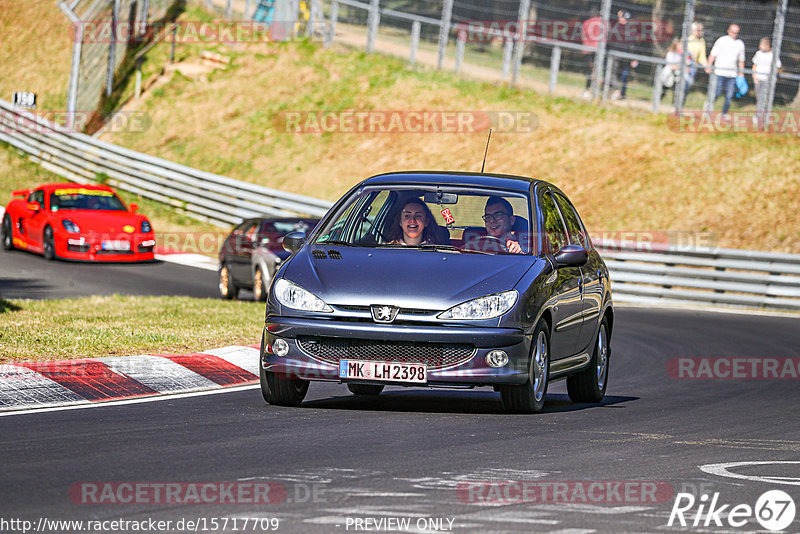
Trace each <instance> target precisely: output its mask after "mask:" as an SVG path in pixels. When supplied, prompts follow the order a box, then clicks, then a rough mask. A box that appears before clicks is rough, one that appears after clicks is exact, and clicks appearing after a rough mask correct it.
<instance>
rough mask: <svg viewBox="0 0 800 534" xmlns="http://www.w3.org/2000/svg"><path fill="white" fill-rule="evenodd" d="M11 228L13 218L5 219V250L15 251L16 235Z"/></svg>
mask: <svg viewBox="0 0 800 534" xmlns="http://www.w3.org/2000/svg"><path fill="white" fill-rule="evenodd" d="M12 232H13V231H12V228H11V217H9V216H8V215H6V216H5V217H3V249H4V250H14V234H13V233H12Z"/></svg>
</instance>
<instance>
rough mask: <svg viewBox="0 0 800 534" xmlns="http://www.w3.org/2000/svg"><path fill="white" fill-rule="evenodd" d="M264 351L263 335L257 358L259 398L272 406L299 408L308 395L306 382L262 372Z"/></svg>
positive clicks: (262, 335)
mask: <svg viewBox="0 0 800 534" xmlns="http://www.w3.org/2000/svg"><path fill="white" fill-rule="evenodd" d="M265 349H266V343H265V337H264V334H263V333H262V334H261V356H260V357H259V358H258V378H259V382H260V383H261V396H263V397H264V400H265V401H266V402H267V404H272V405H274V406H299V405H300V403H301V402H303V399H305V398H306V393H308V380H301V379H299V378H289V377H284V376H280V375H278V374H276V373H271V372H269V371H266V370H264V353H265Z"/></svg>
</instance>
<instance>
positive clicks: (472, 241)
mask: <svg viewBox="0 0 800 534" xmlns="http://www.w3.org/2000/svg"><path fill="white" fill-rule="evenodd" d="M534 235H536V234H535V233H534V232H532V229H531V225H530V206H529V203H528V198H527V196H525V195H522V194H519V193H512V192H509V191H505V190H502V191H501V190H489V189H481V190H476V189H475V188H470V189H467V188H463V187H462V188H459V187H453V186H439V187H437V186H435V185H434V186H431V187H420V188H413V189H409V188H407V187H405V188H403V187H399V186H398V187H388V186H387V187H369V188H364V189H361V190H359V191H356V192H355V193H354V194H353V196H352V197H351V198H349V199H348V201H347V202H346V203H344V204H343V205H342V206H341V207H340V208H339V209H338V210H337V212H336V213H335V214H334V216H333V217H332V218H330V219H329V220H328V221H327V224H326V225H325V227H324V228H322V229H321V230H320V231H319V232H318V233H317V236H316V240H315V243H316V244H329V245H331V244H335V245H345V246H358V247H371V248H411V249H415V250H423V251H442V252H456V253H467V252H474V253H484V254H512V253H515V254H530V253H537V251H536V250H535V249H536V248H537V245H536V243H535V240H534V239H532V236H534Z"/></svg>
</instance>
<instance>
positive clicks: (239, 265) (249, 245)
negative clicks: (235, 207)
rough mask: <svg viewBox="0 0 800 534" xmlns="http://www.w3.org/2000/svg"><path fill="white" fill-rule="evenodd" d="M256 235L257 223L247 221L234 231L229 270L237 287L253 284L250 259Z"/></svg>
mask: <svg viewBox="0 0 800 534" xmlns="http://www.w3.org/2000/svg"><path fill="white" fill-rule="evenodd" d="M257 234H258V221H247V222H246V223H244V224H242V225H240V226H239V227H238V228H237V229H236V230H234V236H233V243H232V246H233V251H232V254H231V255H230V268H231V274H232V275H233V279H234V280H235V281H236V283H237V284H238V285H245V286H246V285H250V284H252V283H253V275H252V270H251V266H250V258H251V256H252V255H253V249H254V248H255V242H254V241H255V239H256V236H257Z"/></svg>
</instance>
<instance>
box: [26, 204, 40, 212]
mask: <svg viewBox="0 0 800 534" xmlns="http://www.w3.org/2000/svg"><path fill="white" fill-rule="evenodd" d="M28 209H29V210H30V211H32V212H34V213H36V212H37V211H39V210H40V209H42V207H41V206H39V204H38V203H37V202H28Z"/></svg>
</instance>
